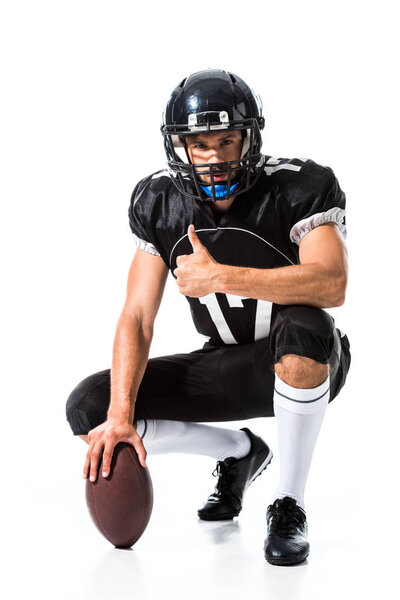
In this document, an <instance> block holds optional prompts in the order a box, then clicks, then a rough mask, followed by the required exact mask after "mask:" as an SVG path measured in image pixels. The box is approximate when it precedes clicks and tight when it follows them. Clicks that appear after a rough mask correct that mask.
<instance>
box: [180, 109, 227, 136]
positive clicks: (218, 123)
mask: <svg viewBox="0 0 400 600" xmlns="http://www.w3.org/2000/svg"><path fill="white" fill-rule="evenodd" d="M204 126H206V128H207V130H208V131H210V130H216V129H227V128H228V127H229V116H228V113H227V112H226V110H221V111H216V110H209V111H207V112H200V113H190V114H189V115H188V129H190V131H193V130H195V129H198V128H204Z"/></svg>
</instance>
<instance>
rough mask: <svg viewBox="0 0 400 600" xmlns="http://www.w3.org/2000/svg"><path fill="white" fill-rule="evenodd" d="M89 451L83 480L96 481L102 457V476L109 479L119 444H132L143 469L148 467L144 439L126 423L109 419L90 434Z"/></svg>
mask: <svg viewBox="0 0 400 600" xmlns="http://www.w3.org/2000/svg"><path fill="white" fill-rule="evenodd" d="M88 437H89V449H88V451H87V454H86V460H85V466H84V467H83V478H84V479H87V478H88V476H89V478H90V481H96V479H97V470H98V467H99V462H100V459H101V456H102V455H103V465H102V471H101V474H102V475H103V477H107V476H108V474H109V472H110V465H111V459H112V455H113V451H114V448H115V446H116V445H117V444H118V443H119V442H127V443H128V444H131V445H132V446H133V447H134V448H135V450H136V452H137V455H138V457H139V462H140V464H141V465H142V467H146V456H147V452H146V449H145V447H144V446H143V442H142V438H141V437H140V436H139V435H138V433H137V432H136V428H135V426H134V425H132V424H130V423H126V422H116V421H115V420H110V419H108V420H107V421H105V422H104V423H101V424H100V425H98V426H97V427H95V428H94V429H91V430H90V431H89V433H88Z"/></svg>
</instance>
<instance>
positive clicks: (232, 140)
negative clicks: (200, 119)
mask: <svg viewBox="0 0 400 600" xmlns="http://www.w3.org/2000/svg"><path fill="white" fill-rule="evenodd" d="M186 147H187V152H188V155H189V158H190V161H191V163H192V164H194V165H196V164H210V165H211V164H215V163H226V162H228V161H231V160H239V159H240V155H241V152H242V136H241V133H240V131H224V132H223V131H212V132H210V133H201V134H199V135H196V136H187V137H186ZM204 170H205V169H204V167H203V168H202V167H200V168H198V169H196V171H197V172H198V175H199V178H200V179H201V181H203V182H204V183H207V184H210V183H211V177H210V175H205V174H202V171H203V172H204ZM234 179H235V172H233V173H232V180H234ZM214 181H215V183H223V182H226V181H227V172H226V167H225V170H224V166H223V165H221V166H220V167H218V168H217V169H216V170H214Z"/></svg>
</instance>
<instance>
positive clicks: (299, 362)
mask: <svg viewBox="0 0 400 600" xmlns="http://www.w3.org/2000/svg"><path fill="white" fill-rule="evenodd" d="M275 372H276V374H277V375H278V377H279V379H281V380H282V381H284V382H285V383H287V384H288V385H290V386H292V387H296V388H314V387H317V386H318V385H321V383H322V382H323V381H325V379H326V378H327V377H328V374H329V367H328V365H326V364H323V363H319V362H317V361H315V360H313V359H311V358H307V357H306V356H298V355H295V354H286V355H284V356H281V358H280V359H279V360H278V362H277V363H276V364H275Z"/></svg>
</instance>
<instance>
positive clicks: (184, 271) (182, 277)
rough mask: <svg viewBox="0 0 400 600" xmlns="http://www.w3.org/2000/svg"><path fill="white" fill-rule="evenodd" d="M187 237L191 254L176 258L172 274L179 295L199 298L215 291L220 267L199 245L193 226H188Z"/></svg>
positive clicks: (202, 246)
mask: <svg viewBox="0 0 400 600" xmlns="http://www.w3.org/2000/svg"><path fill="white" fill-rule="evenodd" d="M188 237H189V241H190V243H191V245H192V248H193V254H182V255H181V256H178V258H177V259H176V264H177V265H178V266H177V268H176V269H175V270H174V271H173V274H174V275H175V277H176V283H177V285H178V287H179V291H180V293H181V294H183V295H184V296H189V297H190V298H201V297H202V296H207V294H212V293H213V292H216V291H217V290H216V289H215V285H216V278H217V275H218V272H219V270H218V267H219V266H220V265H219V263H217V261H216V260H214V259H213V257H212V256H211V254H210V253H209V251H208V250H207V248H206V247H205V246H204V245H203V244H202V243H201V241H200V239H199V237H198V235H197V233H196V231H195V228H194V225H189V227H188Z"/></svg>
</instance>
